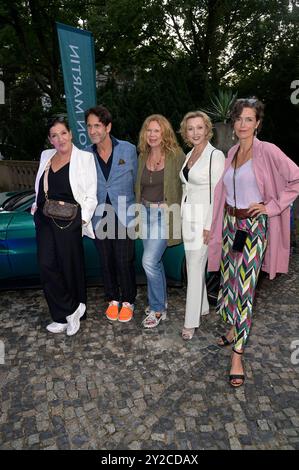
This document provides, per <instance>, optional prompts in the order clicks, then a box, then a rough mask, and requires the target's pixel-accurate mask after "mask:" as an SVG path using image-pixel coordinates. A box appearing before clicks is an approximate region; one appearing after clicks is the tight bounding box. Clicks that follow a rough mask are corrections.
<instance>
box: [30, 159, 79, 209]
mask: <svg viewBox="0 0 299 470" xmlns="http://www.w3.org/2000/svg"><path fill="white" fill-rule="evenodd" d="M69 168H70V164H69V163H67V164H66V165H64V166H63V167H62V168H60V169H59V170H58V171H55V172H54V171H53V170H52V167H50V171H49V174H48V187H49V189H48V198H49V199H55V200H56V201H64V202H72V203H76V200H75V199H74V196H73V192H72V188H71V185H70V178H69ZM44 174H45V173H43V174H42V177H41V179H40V180H39V190H38V196H37V206H38V207H39V208H42V206H43V205H44V203H45V199H46V198H45V193H44Z"/></svg>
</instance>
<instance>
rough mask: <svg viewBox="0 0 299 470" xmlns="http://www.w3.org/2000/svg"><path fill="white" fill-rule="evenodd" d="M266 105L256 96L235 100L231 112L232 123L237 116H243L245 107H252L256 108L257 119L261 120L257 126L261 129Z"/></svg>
mask: <svg viewBox="0 0 299 470" xmlns="http://www.w3.org/2000/svg"><path fill="white" fill-rule="evenodd" d="M264 107H265V106H264V105H263V103H262V102H261V101H259V100H258V98H256V97H255V96H252V97H251V98H239V99H238V100H236V101H235V104H234V106H233V109H232V111H231V114H230V117H231V120H232V124H234V123H235V121H236V120H237V118H239V117H240V116H241V114H242V111H243V109H244V108H251V109H254V110H255V117H256V120H257V121H260V122H259V125H258V128H257V130H258V131H259V130H260V128H261V124H262V121H263V117H264Z"/></svg>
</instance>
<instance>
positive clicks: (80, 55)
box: [56, 23, 97, 149]
mask: <svg viewBox="0 0 299 470" xmlns="http://www.w3.org/2000/svg"><path fill="white" fill-rule="evenodd" d="M56 27H57V34H58V40H59V48H60V56H61V63H62V71H63V80H64V91H65V96H66V105H67V113H68V119H69V124H70V127H71V130H72V133H73V142H74V144H75V145H76V146H77V147H79V148H81V149H82V148H85V147H86V145H88V144H89V143H90V142H89V139H88V134H87V130H86V126H85V119H84V111H86V109H88V108H90V107H91V106H95V105H96V101H97V100H96V70H95V59H94V42H93V36H92V33H90V32H89V31H84V30H82V29H78V28H73V27H71V26H68V25H65V24H62V23H56Z"/></svg>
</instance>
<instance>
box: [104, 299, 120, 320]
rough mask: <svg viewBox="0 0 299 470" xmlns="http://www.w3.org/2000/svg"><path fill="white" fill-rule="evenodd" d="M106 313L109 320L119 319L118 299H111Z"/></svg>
mask: <svg viewBox="0 0 299 470" xmlns="http://www.w3.org/2000/svg"><path fill="white" fill-rule="evenodd" d="M105 315H106V317H107V318H108V320H112V321H116V320H118V302H116V300H111V302H109V305H108V308H107V310H106V312H105Z"/></svg>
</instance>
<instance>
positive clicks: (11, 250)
mask: <svg viewBox="0 0 299 470" xmlns="http://www.w3.org/2000/svg"><path fill="white" fill-rule="evenodd" d="M6 244H7V250H8V258H9V264H10V266H11V274H12V277H14V278H19V277H22V278H35V277H38V276H39V272H38V264H37V253H36V239H35V226H34V221H33V217H32V215H31V214H30V212H29V210H28V211H24V212H23V211H21V212H14V213H13V217H12V218H11V220H10V222H9V224H8V228H7V238H6Z"/></svg>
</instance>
